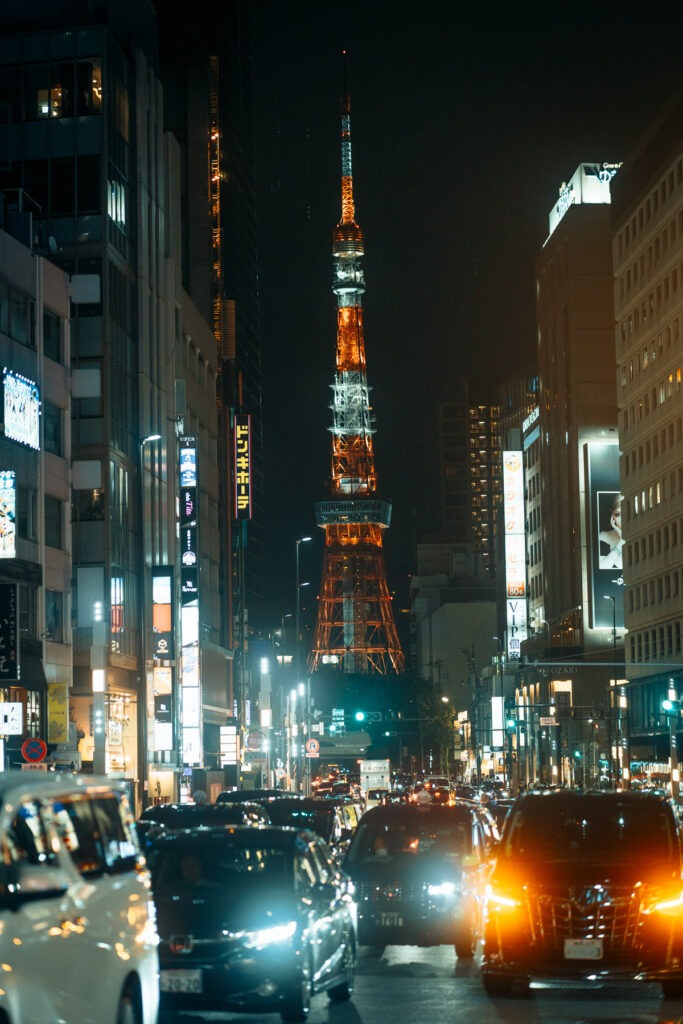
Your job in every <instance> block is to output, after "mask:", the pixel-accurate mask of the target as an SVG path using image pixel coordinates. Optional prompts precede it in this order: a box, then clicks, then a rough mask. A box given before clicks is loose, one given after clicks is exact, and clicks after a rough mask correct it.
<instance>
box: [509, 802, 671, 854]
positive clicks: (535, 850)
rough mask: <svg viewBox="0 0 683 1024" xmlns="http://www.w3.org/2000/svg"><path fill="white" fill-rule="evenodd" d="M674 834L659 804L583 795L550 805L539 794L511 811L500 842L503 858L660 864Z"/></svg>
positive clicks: (667, 851)
mask: <svg viewBox="0 0 683 1024" xmlns="http://www.w3.org/2000/svg"><path fill="white" fill-rule="evenodd" d="M674 848H675V836H674V833H673V829H672V826H671V821H670V819H669V816H668V815H667V813H666V811H665V809H664V808H663V807H659V806H656V805H653V806H634V805H630V806H629V805H626V804H625V803H609V804H608V803H606V802H605V801H602V800H590V799H589V800H585V801H578V802H569V803H566V804H565V803H562V804H556V805H553V804H552V803H550V802H549V801H546V800H543V799H540V800H538V801H533V802H529V803H527V804H525V805H522V806H521V807H519V808H518V809H517V810H514V811H512V812H511V814H510V816H509V818H508V822H507V827H506V830H505V835H504V837H503V841H502V849H503V854H504V856H505V857H506V858H507V859H508V860H519V859H522V858H523V859H524V860H525V861H529V860H580V861H586V860H591V859H593V860H595V859H606V860H607V859H608V860H609V861H610V862H611V863H612V864H614V865H620V864H632V863H633V862H634V860H642V862H643V863H648V862H649V863H652V862H657V863H662V862H664V861H669V860H671V859H672V857H673V853H674Z"/></svg>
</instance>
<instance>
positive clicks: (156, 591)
mask: <svg viewBox="0 0 683 1024" xmlns="http://www.w3.org/2000/svg"><path fill="white" fill-rule="evenodd" d="M152 657H153V658H159V659H160V660H162V661H167V660H169V659H171V658H174V657H175V651H174V646H173V569H172V567H171V566H170V565H159V566H156V567H155V568H154V569H153V570H152Z"/></svg>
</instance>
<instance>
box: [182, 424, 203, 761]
mask: <svg viewBox="0 0 683 1024" xmlns="http://www.w3.org/2000/svg"><path fill="white" fill-rule="evenodd" d="M179 473H180V476H179V480H178V497H179V516H180V519H179V524H178V525H179V530H180V727H181V757H182V761H183V764H184V765H186V766H192V767H200V766H201V765H202V764H203V746H202V701H201V680H200V674H199V531H198V523H199V515H198V496H199V492H198V473H197V442H196V439H195V438H194V437H181V438H180V451H179Z"/></svg>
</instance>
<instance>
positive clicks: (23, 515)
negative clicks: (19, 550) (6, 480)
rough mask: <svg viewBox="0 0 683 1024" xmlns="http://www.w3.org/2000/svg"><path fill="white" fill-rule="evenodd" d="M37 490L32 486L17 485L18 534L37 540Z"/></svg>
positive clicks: (26, 538)
mask: <svg viewBox="0 0 683 1024" xmlns="http://www.w3.org/2000/svg"><path fill="white" fill-rule="evenodd" d="M36 508H37V505H36V492H35V491H34V490H32V489H31V488H30V487H17V535H18V536H19V537H23V538H24V539H25V540H36V539H37V536H38V530H37V512H36Z"/></svg>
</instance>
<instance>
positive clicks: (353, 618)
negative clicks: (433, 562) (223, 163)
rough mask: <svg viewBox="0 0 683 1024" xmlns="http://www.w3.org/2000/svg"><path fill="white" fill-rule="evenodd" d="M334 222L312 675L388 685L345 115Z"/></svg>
mask: <svg viewBox="0 0 683 1024" xmlns="http://www.w3.org/2000/svg"><path fill="white" fill-rule="evenodd" d="M341 158H342V160H341V163H342V179H341V200H342V215H341V221H340V222H339V224H338V225H337V227H336V228H335V230H334V233H333V244H332V255H333V257H334V283H333V285H332V290H333V291H334V293H335V295H336V296H337V355H336V372H335V376H334V383H333V385H332V405H331V408H332V427H331V428H330V429H331V432H332V476H331V480H330V499H329V500H328V501H321V502H318V503H317V504H316V519H317V523H318V526H320V527H322V529H323V530H324V531H325V556H324V560H323V574H322V585H321V592H320V597H319V601H318V621H317V625H316V630H315V636H314V638H313V647H312V650H311V656H310V669H311V671H312V672H315V671H316V670H317V669H320V668H321V667H322V666H323V665H325V664H337V666H338V667H340V668H341V670H342V671H343V672H346V673H357V674H360V675H373V674H377V675H388V674H391V673H399V672H402V671H403V666H404V661H403V653H402V651H401V647H400V644H399V641H398V634H397V631H396V625H395V622H394V615H393V611H392V607H391V596H390V594H389V588H388V586H387V578H386V568H385V565H384V553H383V551H382V533H383V531H384V530H385V529H386V528H387V527H388V526H389V523H390V521H391V504H390V502H388V501H383V500H381V499H380V498H378V497H377V496H376V490H377V477H376V474H375V459H374V454H373V447H372V435H373V433H374V431H373V426H372V425H373V419H374V418H373V415H372V411H371V407H370V401H369V395H370V389H369V387H368V382H367V376H366V367H365V342H364V339H363V306H362V298H363V292H364V291H365V281H364V278H363V268H362V265H361V257H362V256H363V251H364V250H363V234H362V232H361V230H360V228H359V227H358V225H357V224H356V221H355V210H354V203H353V176H352V172H351V106H350V102H349V97H348V95H346V96H344V98H343V100H342V111H341Z"/></svg>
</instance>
